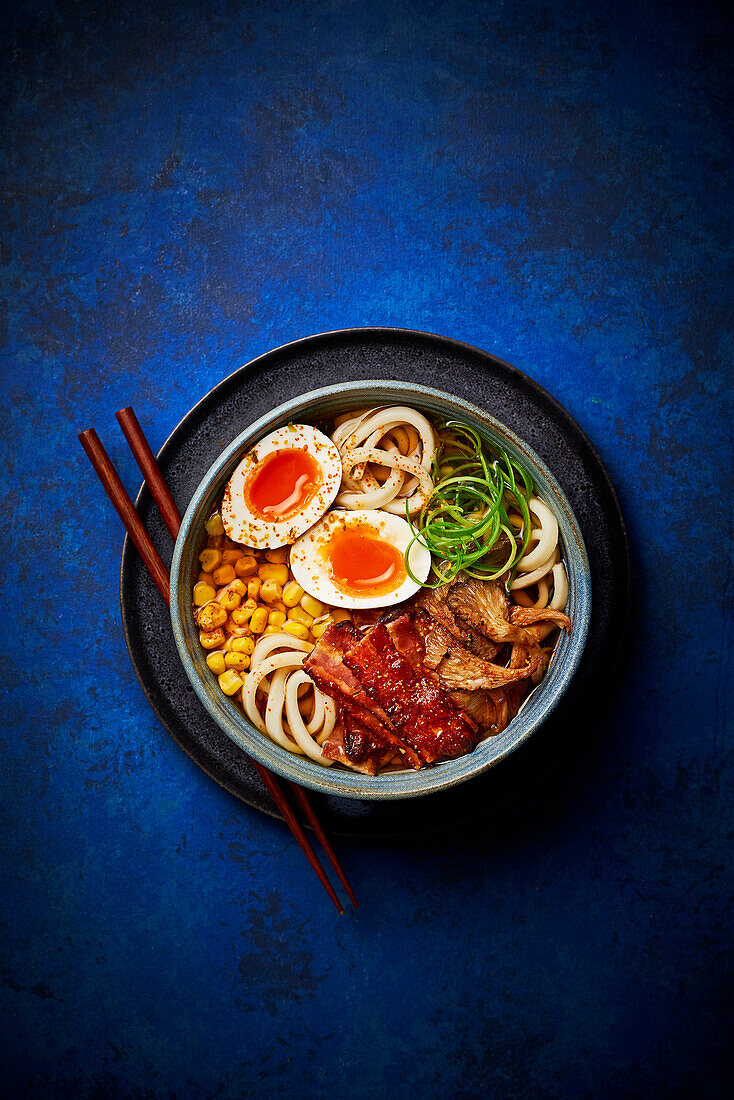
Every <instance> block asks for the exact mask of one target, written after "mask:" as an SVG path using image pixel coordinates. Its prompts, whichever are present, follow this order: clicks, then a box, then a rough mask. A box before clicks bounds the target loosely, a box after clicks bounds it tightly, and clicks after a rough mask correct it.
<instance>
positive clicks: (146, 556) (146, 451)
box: [79, 408, 358, 914]
mask: <svg viewBox="0 0 734 1100" xmlns="http://www.w3.org/2000/svg"><path fill="white" fill-rule="evenodd" d="M117 419H118V421H119V422H120V425H121V426H123V424H124V427H123V431H124V434H125V438H126V439H127V441H128V444H129V446H130V449H131V450H132V452H133V455H134V456H135V458H136V461H138V465H139V466H140V468H141V470H142V472H143V476H144V477H145V479H146V484H147V485H148V488H149V489H150V491H151V493H152V495H153V498H154V500H155V501H156V504H158V506H159V508H161V505H160V503H159V500H160V501H163V502H164V507H165V508H166V514H164V513H163V508H161V514H162V515H163V516H164V520H165V522H166V525H167V526H168V529H169V531H170V532H171V534H172V535H174V529H175V532H176V533H177V532H178V528H179V527H180V523H181V517H180V513H179V512H178V509H177V507H176V504H175V502H174V500H173V497H172V496H171V494H170V491H169V489H168V486H167V485H166V484H165V481H164V478H163V475H162V474H161V472H160V468H159V467H158V463H157V462H156V460H155V457H154V456H153V452H152V451H151V449H150V446H149V445H148V442H147V440H146V439H145V435H144V433H143V430H142V428H141V427H140V424H139V423H138V420H137V417H136V416H135V413H134V412H133V410H132V409H131V408H127V409H121V410H120V412H119V413H118V414H117ZM79 441H80V442H81V444H82V447H83V448H84V450H85V452H86V454H87V456H88V458H89V460H90V462H91V463H92V466H93V467H94V470H95V472H96V473H97V476H98V477H99V479H100V481H101V482H102V485H103V487H104V489H105V491H106V492H107V495H108V496H109V498H110V500H111V501H112V503H113V505H114V507H115V509H116V511H117V513H118V515H119V516H120V518H121V519H122V521H123V524H124V526H125V529H126V530H127V532H128V534H129V535H130V537H131V539H132V540H133V543H134V545H135V547H136V548H137V550H138V552H139V554H140V556H141V558H142V560H143V563H144V564H145V566H146V567H147V569H148V571H149V572H150V574H151V576H152V577H153V580H154V581H155V583H156V586H157V588H158V591H159V592H160V593H161V595H162V596H163V598H164V600H165V601H166V603H168V602H169V596H170V588H169V579H168V572H167V570H166V567H165V565H164V564H163V562H162V560H161V558H160V555H159V554H158V552H157V550H156V549H155V547H154V545H153V542H152V540H151V538H150V536H149V534H148V532H147V531H146V529H145V527H144V526H143V524H142V522H141V520H140V517H139V516H138V514H137V512H136V511H135V507H134V505H133V502H132V500H131V499H130V497H129V495H128V493H127V490H126V489H125V487H124V485H123V484H122V481H121V480H120V477H119V475H118V473H117V471H116V469H115V467H114V465H113V463H112V462H111V460H110V458H109V456H108V454H107V452H106V451H105V449H104V447H103V445H102V443H101V441H100V439H99V437H98V435H97V433H96V432H95V430H94V429H93V428H90V429H88V430H87V431H84V432H81V433H80V434H79ZM141 444H142V445H141ZM139 455H140V458H139V457H138V456H139ZM162 487H163V489H164V490H165V492H162ZM169 520H170V523H169ZM172 528H173V529H172ZM174 537H175V536H174ZM252 763H253V765H254V767H255V768H256V770H257V772H258V774H259V775H260V777H261V779H262V781H263V783H264V784H265V786H266V788H267V789H268V791H269V792H270V794H271V797H272V798H273V801H274V802H275V804H276V806H277V807H278V809H279V810H280V812H281V814H282V815H283V818H284V820H285V821H286V823H287V825H288V827H289V828H290V830H291V832H292V833H293V836H294V838H295V839H296V841H297V842H298V844H299V846H300V847H301V849H302V850H303V852H304V854H305V855H306V858H307V859H308V861H309V863H310V864H311V866H312V868H313V870H314V871H315V872H316V875H317V877H318V879H319V881H320V882H321V884H322V886H323V887H324V889H325V890H326V892H327V894H328V895H329V897H330V898H331V900H332V902H333V903H334V905H335V906H336V909H337V910H338V912H339V913H340V914H341V913H343V912H344V907H343V905H342V903H341V901H340V900H339V897H338V895H337V894H336V891H335V890H334V888H333V886H332V884H331V882H330V881H329V879H328V877H327V875H326V872H325V871H324V868H323V867H322V865H321V862H320V860H319V858H318V856H317V855H316V852H315V851H314V849H313V845H312V844H311V841H310V840H309V838H308V836H307V835H306V833H305V831H304V829H303V827H302V825H301V823H300V822H299V821H298V818H297V817H296V816H295V814H294V813H293V810H292V808H291V806H290V804H289V803H288V800H287V798H286V796H285V794H284V792H283V790H282V788H281V786H280V782H279V780H278V779H277V778H276V777H275V776H274V775H273V774H272V773H271V772H269V771H268V770H267V768H265V767H263V765H262V764H260V763H258V761H256V760H253V761H252ZM290 787H291V789H292V790H293V793H294V795H295V796H296V798H297V799H298V801H299V803H300V804H301V806H302V807H303V810H304V813H305V814H306V817H307V818H308V820H309V822H310V824H311V826H312V828H313V829H314V832H315V833H316V836H317V837H318V839H319V841H320V843H321V845H322V847H323V849H324V852H325V853H326V855H327V857H328V858H329V861H330V863H331V864H332V866H333V867H334V870H335V872H336V874H337V876H338V878H339V881H340V882H341V883H342V885H343V886H344V889H345V890H346V892H347V895H348V897H349V900H350V901H351V902H352V904H353V905H355V906H357V905H358V902H357V899H356V897H355V895H354V891H353V890H352V887H351V885H350V884H349V880H348V879H347V877H346V874H345V872H344V870H343V868H342V866H341V864H340V863H339V860H338V858H337V856H336V853H335V852H334V849H333V847H332V846H331V844H330V842H329V840H328V837H327V836H326V834H325V833H324V830H323V827H322V826H321V823H320V822H319V820H318V818H317V816H316V813H315V811H314V809H313V807H312V806H311V803H310V801H309V799H308V796H307V795H306V792H305V791H304V790H303V789H302V788H301V787H298V786H297V784H295V783H291V784H290Z"/></svg>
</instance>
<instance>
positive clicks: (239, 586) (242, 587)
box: [227, 579, 247, 596]
mask: <svg viewBox="0 0 734 1100" xmlns="http://www.w3.org/2000/svg"><path fill="white" fill-rule="evenodd" d="M227 587H228V588H231V589H232V591H233V592H236V593H237V595H238V596H245V595H246V594H247V585H246V584H245V582H244V581H241V580H239V579H238V580H236V581H231V582H230V583H229V585H228V586H227Z"/></svg>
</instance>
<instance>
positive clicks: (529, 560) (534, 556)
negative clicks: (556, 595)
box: [517, 497, 558, 573]
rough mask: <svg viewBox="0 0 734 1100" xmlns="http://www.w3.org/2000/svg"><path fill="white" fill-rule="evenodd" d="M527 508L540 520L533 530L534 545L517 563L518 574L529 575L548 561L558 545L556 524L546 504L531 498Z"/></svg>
mask: <svg viewBox="0 0 734 1100" xmlns="http://www.w3.org/2000/svg"><path fill="white" fill-rule="evenodd" d="M528 508H529V509H530V511H531V512H532V513H533V515H534V516H536V517H537V518H538V519H539V520H540V527H534V528H533V537H534V538H535V539H537V543H536V545H535V546H534V547H533V549H532V550H529V551H528V553H527V554H525V556H524V557H522V558H521V559H520V561H519V562H518V563H517V568H518V572H521V573H531V572H532V571H533V570H535V569H537V568H538V566H539V565H541V563H542V562H545V561H547V560H548V558H549V557H550V556H551V554H552V553H553V552H554V551H555V549H556V546H557V545H558V522H557V520H556V517H555V516H554V515H553V513H552V512H551V510H550V508H549V507H548V505H547V504H543V501H542V500H538V498H537V497H531V498H530V500H529V501H528Z"/></svg>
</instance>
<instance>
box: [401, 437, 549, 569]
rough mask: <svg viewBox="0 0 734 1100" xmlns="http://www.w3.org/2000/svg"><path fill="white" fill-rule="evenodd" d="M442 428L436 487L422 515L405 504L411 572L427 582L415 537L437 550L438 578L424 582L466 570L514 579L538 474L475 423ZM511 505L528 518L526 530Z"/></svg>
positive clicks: (523, 548) (525, 542)
mask: <svg viewBox="0 0 734 1100" xmlns="http://www.w3.org/2000/svg"><path fill="white" fill-rule="evenodd" d="M437 435H438V445H437V447H436V453H435V455H434V458H433V466H432V470H431V474H432V477H433V483H434V485H433V491H432V493H431V495H430V497H429V498H428V500H427V502H426V504H425V505H424V507H423V508H422V509H421V511H420V512H419V513H418V515H417V517H412V516H410V515H409V514H408V510H407V508H406V518H407V520H408V523H409V524H410V528H411V531H412V532H413V538H412V539H411V542H410V545H409V546H408V549H407V550H406V552H405V567H406V569H407V572H408V575H409V576H410V577H411V579H412V580H413V581H415V583H416V584H421V582H420V581H419V580H418V578H417V577H415V576H414V574H413V572H412V570H411V568H410V562H409V555H410V551H411V548H412V546H413V543H415V542H419V543H420V544H421V545H422V546H425V547H426V549H427V550H429V551H430V553H431V558H432V574H433V576H435V578H436V579H435V581H430V580H428V581H425V582H423V584H422V587H424V588H440V587H441V586H442V585H444V584H448V582H449V581H451V580H453V578H454V577H455V576H456V575H457V573H460V572H461V571H463V572H464V573H467V574H468V575H469V576H470V577H478V578H480V579H481V580H498V579H499V578H500V577H506V583H507V584H508V585H509V583H510V582H511V580H512V578H513V577H514V575H515V570H516V568H517V563H518V562H519V561H520V559H521V558H522V556H523V555H524V553H525V551H526V549H527V545H528V542H529V541H530V533H531V520H530V511H529V509H528V500H529V499H530V497H531V496H532V492H533V482H532V479H531V478H530V475H529V474H528V473H527V471H526V470H524V469H523V467H522V466H521V465H520V464H519V463H518V462H515V461H514V460H513V459H511V458H510V456H509V455H508V454H507V452H506V451H504V450H502V449H500V448H498V447H494V446H491V445H490V444H489V443H487V442H486V441H485V440H483V439H482V438H481V436H480V435H479V434H478V433H477V432H476V431H475V430H474V429H473V428H471V427H469V425H468V424H461V423H459V422H458V421H454V420H450V421H447V423H446V424H444V425H443V426H442V427H441V428H439V429H438V431H437ZM510 512H513V513H515V514H516V515H519V516H520V517H521V519H522V526H521V527H520V529H519V531H518V530H515V529H514V527H513V525H512V524H511V523H510V520H509V514H508V513H510Z"/></svg>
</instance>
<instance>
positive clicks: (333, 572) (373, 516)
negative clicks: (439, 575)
mask: <svg viewBox="0 0 734 1100" xmlns="http://www.w3.org/2000/svg"><path fill="white" fill-rule="evenodd" d="M412 538H413V533H412V531H411V529H410V526H409V525H408V524H407V523H406V521H405V520H404V519H401V518H400V516H395V515H392V514H391V513H390V512H380V511H371V510H365V511H362V512H347V511H338V510H337V511H333V512H328V513H327V515H325V516H324V518H323V519H322V520H320V521H319V522H318V523H317V524H316V525H315V526H314V527H312V528H311V530H310V531H307V532H306V534H305V535H302V536H301V538H299V539H298V541H297V542H296V543H295V545H294V546H292V547H291V559H290V560H291V572H292V573H293V576H294V577H295V579H296V580H297V581H298V583H299V584H300V586H301V588H304V589H305V590H306V592H308V593H309V595H311V596H314V597H315V598H316V599H318V600H322V601H323V602H324V603H327V604H331V605H332V606H334V607H387V606H389V605H390V604H396V603H401V602H402V601H403V600H407V599H408V597H409V596H412V595H413V594H414V593H415V592H417V591H418V589H419V588H420V587H421V585H420V584H417V583H416V582H415V581H413V580H411V578H410V576H409V574H408V572H407V570H406V568H405V554H406V551H407V550H408V547H409V546H410V554H409V563H410V568H411V571H412V573H413V576H415V577H417V578H418V580H419V581H421V582H422V581H425V580H426V578H427V577H428V573H429V571H430V568H431V555H430V552H429V551H428V549H427V548H426V547H425V546H423V545H422V544H421V543H420V542H419V541H416V542H414V543H413V544H412V546H411V545H410V544H411V540H412Z"/></svg>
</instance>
